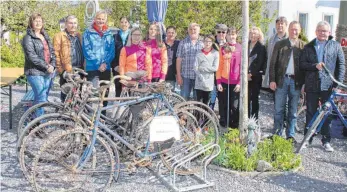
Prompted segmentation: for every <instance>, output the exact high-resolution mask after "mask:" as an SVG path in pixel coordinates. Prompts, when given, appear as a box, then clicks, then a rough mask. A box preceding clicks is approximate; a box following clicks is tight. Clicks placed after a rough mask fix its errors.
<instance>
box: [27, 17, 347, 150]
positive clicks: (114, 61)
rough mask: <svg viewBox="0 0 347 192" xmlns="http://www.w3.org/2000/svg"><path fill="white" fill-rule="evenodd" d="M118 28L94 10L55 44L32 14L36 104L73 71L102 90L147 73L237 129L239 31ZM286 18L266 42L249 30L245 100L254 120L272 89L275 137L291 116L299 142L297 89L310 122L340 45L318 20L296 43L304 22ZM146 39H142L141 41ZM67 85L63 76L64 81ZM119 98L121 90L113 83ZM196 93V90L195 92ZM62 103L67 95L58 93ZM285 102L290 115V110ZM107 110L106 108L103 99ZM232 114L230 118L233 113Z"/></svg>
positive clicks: (337, 65) (31, 75)
mask: <svg viewBox="0 0 347 192" xmlns="http://www.w3.org/2000/svg"><path fill="white" fill-rule="evenodd" d="M119 26H120V29H119V30H118V32H117V33H116V34H113V33H112V32H111V31H110V30H109V29H108V26H107V13H106V12H105V11H103V10H100V11H98V12H97V13H96V15H95V19H94V21H93V23H92V25H91V26H90V27H89V28H88V29H86V31H85V32H84V33H83V35H81V34H80V33H79V32H78V31H77V29H78V20H77V18H76V17H75V16H73V15H71V16H68V17H66V19H65V30H64V31H61V32H59V33H57V34H56V35H55V36H54V38H53V43H52V42H51V40H50V38H49V36H48V35H47V33H46V32H45V30H44V22H43V18H42V16H41V15H40V14H33V15H32V16H31V17H30V18H29V23H28V29H27V34H26V35H25V37H24V39H23V48H24V53H25V75H26V76H27V79H28V82H29V83H30V85H31V87H32V89H33V91H34V95H35V101H34V102H35V103H40V102H45V101H47V97H48V91H49V87H50V82H51V76H52V75H53V74H54V73H55V70H56V71H57V72H58V73H59V75H63V74H64V73H70V72H72V68H73V67H77V68H82V69H85V70H86V72H87V73H88V76H87V79H88V80H89V81H91V82H93V85H94V86H98V82H99V80H110V78H111V73H112V74H113V75H119V74H120V75H124V74H125V73H127V72H134V71H139V70H145V71H146V72H147V76H146V77H145V79H143V81H144V82H162V81H166V82H168V83H170V84H172V85H173V87H174V86H175V85H179V86H180V87H181V95H182V96H183V97H184V98H185V99H189V98H190V97H191V95H193V98H194V99H196V100H198V101H201V102H203V103H205V104H208V105H210V107H211V108H214V106H215V101H216V98H218V101H219V102H218V103H219V105H218V107H219V114H220V122H219V123H220V125H221V127H224V128H226V127H232V128H237V127H238V124H239V121H238V120H239V92H240V88H241V87H240V74H241V58H242V57H241V56H242V46H241V45H240V44H239V43H238V31H237V29H236V28H235V27H227V26H226V25H225V24H217V25H216V26H215V35H212V34H210V35H206V36H203V37H202V36H201V35H200V26H199V25H198V24H197V23H191V24H190V25H189V26H188V35H187V37H186V38H184V39H183V40H181V41H179V40H177V39H176V35H177V34H176V28H175V27H174V26H168V27H167V28H166V37H165V38H163V35H162V32H161V28H160V26H159V25H158V24H157V23H150V25H149V26H148V28H147V33H146V34H143V32H142V30H141V29H140V28H136V27H134V28H130V24H129V20H128V18H126V17H122V18H120V24H119ZM287 26H288V22H287V19H286V18H285V17H279V18H278V19H277V20H276V30H277V33H276V34H275V35H274V36H273V37H271V38H270V39H269V41H268V44H267V48H266V47H265V45H264V35H263V33H262V31H261V29H260V28H259V27H252V28H251V29H250V33H249V39H250V41H249V50H248V53H247V54H248V58H249V59H248V99H249V104H248V106H249V109H248V111H249V114H248V115H249V116H254V117H255V118H256V119H258V118H259V94H260V89H261V87H262V86H263V87H269V88H270V89H271V90H273V91H274V98H275V99H274V100H275V117H274V119H275V123H274V134H279V135H281V134H282V130H283V129H284V127H283V124H284V123H283V122H284V116H287V117H288V118H287V121H288V126H287V131H286V137H287V139H292V140H294V135H295V129H294V126H295V123H296V112H297V105H298V100H299V96H300V90H301V88H302V87H303V84H305V85H306V86H305V92H306V96H307V118H306V119H307V123H308V122H309V121H310V119H312V117H313V115H314V113H315V111H316V110H317V106H318V100H319V98H320V99H321V100H322V102H324V101H325V100H327V99H328V97H329V95H330V93H331V90H332V88H334V86H335V85H334V84H333V83H332V81H331V80H330V79H329V78H327V77H325V76H324V75H323V73H322V65H325V66H326V67H328V68H329V69H330V70H331V71H333V72H334V74H335V77H336V79H338V80H340V81H341V80H342V79H343V77H344V71H345V68H344V55H343V52H342V48H341V46H340V45H339V43H337V42H336V41H334V40H332V37H331V36H330V31H331V28H330V25H329V23H327V22H324V21H322V22H319V23H318V25H317V29H316V35H317V38H315V39H314V40H313V41H312V42H310V43H308V44H307V45H305V43H304V42H303V41H301V40H300V39H299V34H300V31H301V27H300V23H299V22H297V21H292V22H291V23H290V24H289V29H288V30H287ZM143 36H145V38H144V39H143ZM64 83H65V80H64V79H63V78H60V84H61V85H63V84H64ZM115 90H116V96H120V93H121V90H122V85H121V84H120V82H119V81H118V80H116V82H115ZM192 92H193V93H192ZM61 99H62V101H64V100H65V95H64V94H63V93H62V94H61ZM286 103H288V115H287V114H286V112H285V109H286ZM104 105H107V103H106V102H105V103H104ZM228 115H229V116H228ZM329 124H330V122H329V121H328V122H326V123H325V125H324V127H323V130H322V135H323V139H322V142H323V146H324V148H325V149H326V150H327V151H333V148H332V147H331V146H330V144H329V141H330V134H329V131H330V130H329Z"/></svg>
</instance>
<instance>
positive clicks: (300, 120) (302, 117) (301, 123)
mask: <svg viewBox="0 0 347 192" xmlns="http://www.w3.org/2000/svg"><path fill="white" fill-rule="evenodd" d="M305 125H306V106H302V107H301V108H300V109H299V110H298V113H297V117H296V124H295V129H296V131H297V132H299V133H303V132H304V129H305Z"/></svg>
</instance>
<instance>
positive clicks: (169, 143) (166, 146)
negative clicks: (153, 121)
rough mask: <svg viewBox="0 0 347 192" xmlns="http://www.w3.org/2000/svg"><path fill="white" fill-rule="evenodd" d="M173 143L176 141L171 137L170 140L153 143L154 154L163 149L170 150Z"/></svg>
mask: <svg viewBox="0 0 347 192" xmlns="http://www.w3.org/2000/svg"><path fill="white" fill-rule="evenodd" d="M175 141H176V139H175V138H174V137H171V138H170V139H167V140H165V141H161V142H154V152H160V151H163V150H165V149H169V148H171V146H172V145H173V144H174V142H175Z"/></svg>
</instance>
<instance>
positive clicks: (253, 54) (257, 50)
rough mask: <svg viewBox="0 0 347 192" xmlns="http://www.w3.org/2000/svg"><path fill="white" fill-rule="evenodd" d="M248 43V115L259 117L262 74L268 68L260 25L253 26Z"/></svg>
mask: <svg viewBox="0 0 347 192" xmlns="http://www.w3.org/2000/svg"><path fill="white" fill-rule="evenodd" d="M249 39H250V41H249V43H248V48H249V50H248V55H249V60H248V116H249V117H251V116H253V115H254V116H255V118H256V119H258V117H259V94H260V87H261V83H262V75H263V74H264V72H265V70H266V61H267V56H266V48H265V46H264V45H263V40H264V35H263V33H262V31H261V29H260V28H259V27H252V28H251V30H250V33H249Z"/></svg>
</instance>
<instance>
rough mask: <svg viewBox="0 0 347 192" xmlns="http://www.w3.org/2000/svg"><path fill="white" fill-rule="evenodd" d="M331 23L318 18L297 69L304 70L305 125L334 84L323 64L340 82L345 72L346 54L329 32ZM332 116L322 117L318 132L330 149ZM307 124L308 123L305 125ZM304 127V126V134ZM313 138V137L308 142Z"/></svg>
mask: <svg viewBox="0 0 347 192" xmlns="http://www.w3.org/2000/svg"><path fill="white" fill-rule="evenodd" d="M330 33H331V27H330V24H329V23H328V22H326V21H321V22H319V23H318V24H317V27H316V36H317V37H316V38H315V39H313V40H312V41H311V42H309V43H308V44H307V45H306V46H305V48H304V50H303V52H302V55H301V57H300V69H301V70H304V71H305V92H306V106H307V113H306V125H307V124H308V123H310V121H311V119H312V118H313V115H314V114H315V113H316V112H317V107H318V103H319V100H320V101H321V103H325V102H326V101H327V100H328V99H329V97H330V95H331V91H332V89H333V88H335V87H336V86H337V85H335V84H334V83H333V82H332V80H331V79H330V77H329V76H328V75H325V74H324V71H322V69H323V66H322V65H325V66H326V67H327V68H328V69H329V70H330V71H331V72H332V74H333V75H334V77H335V79H336V80H338V81H340V82H342V81H343V78H344V75H345V57H344V53H343V51H342V47H341V45H340V43H339V42H336V41H334V40H333V39H332V38H333V37H332V36H330ZM331 120H332V119H331V118H327V119H326V120H325V121H324V124H323V127H322V130H321V132H320V133H321V134H322V144H323V147H324V149H325V151H328V152H332V151H334V149H333V148H332V147H331V145H330V139H331V137H330V126H331ZM306 127H307V126H306ZM306 132H307V129H305V134H306ZM311 142H312V138H311V139H310V141H309V144H310V143H311Z"/></svg>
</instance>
